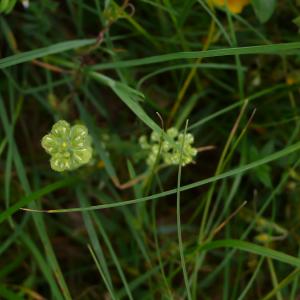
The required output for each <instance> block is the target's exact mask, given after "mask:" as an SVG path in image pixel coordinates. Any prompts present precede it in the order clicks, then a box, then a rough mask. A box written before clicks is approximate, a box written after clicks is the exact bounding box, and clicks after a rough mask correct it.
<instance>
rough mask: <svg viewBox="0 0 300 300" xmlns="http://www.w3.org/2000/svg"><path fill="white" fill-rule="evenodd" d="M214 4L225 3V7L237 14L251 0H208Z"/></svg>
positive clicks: (221, 4)
mask: <svg viewBox="0 0 300 300" xmlns="http://www.w3.org/2000/svg"><path fill="white" fill-rule="evenodd" d="M209 1H211V3H212V4H213V5H215V6H225V5H226V3H227V7H228V9H229V11H230V12H232V13H234V14H239V13H241V12H242V10H243V9H244V7H245V6H246V5H248V4H249V3H250V1H251V0H227V1H226V0H209Z"/></svg>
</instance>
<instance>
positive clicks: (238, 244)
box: [196, 240, 300, 268]
mask: <svg viewBox="0 0 300 300" xmlns="http://www.w3.org/2000/svg"><path fill="white" fill-rule="evenodd" d="M218 248H234V249H238V250H242V251H246V252H249V253H254V254H257V255H260V256H263V257H269V258H272V259H275V260H277V261H280V262H283V263H286V264H289V265H292V266H294V267H297V268H299V267H300V259H299V258H297V257H294V256H291V255H288V254H285V253H283V252H280V251H276V250H273V249H270V248H266V247H263V246H259V245H256V244H254V243H249V242H245V241H239V240H219V241H213V242H209V243H206V244H204V245H202V246H200V247H199V248H198V249H197V250H196V251H208V250H213V249H218Z"/></svg>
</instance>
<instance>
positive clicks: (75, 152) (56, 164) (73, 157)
mask: <svg viewBox="0 0 300 300" xmlns="http://www.w3.org/2000/svg"><path fill="white" fill-rule="evenodd" d="M91 142H92V139H91V137H90V135H89V134H88V130H87V128H86V127H85V126H84V125H74V126H72V127H71V126H70V124H69V123H68V122H66V121H64V120H60V121H58V122H56V123H55V124H54V125H53V126H52V129H51V132H50V133H49V134H47V135H45V136H44V137H43V139H42V147H43V148H44V149H45V150H46V152H47V153H48V154H50V155H51V159H50V165H51V168H52V169H53V170H54V171H57V172H63V171H71V170H75V169H77V168H79V167H80V166H82V165H84V164H87V163H88V162H89V161H90V159H91V157H92V153H93V150H92V147H91Z"/></svg>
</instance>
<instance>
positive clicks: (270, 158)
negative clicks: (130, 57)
mask: <svg viewBox="0 0 300 300" xmlns="http://www.w3.org/2000/svg"><path fill="white" fill-rule="evenodd" d="M299 150H300V142H298V143H295V144H293V145H291V146H288V147H286V148H285V149H283V150H280V151H278V152H276V153H273V154H271V155H268V156H266V157H264V158H262V159H259V160H257V161H254V162H251V163H249V164H246V165H244V166H241V167H239V168H236V169H232V170H230V171H228V172H225V173H222V174H220V175H217V176H213V177H209V178H207V179H204V180H200V181H197V182H194V183H191V184H187V185H184V186H181V187H180V189H179V190H180V192H183V191H187V190H190V189H194V188H198V187H200V186H203V185H206V184H209V183H212V182H215V181H218V180H221V179H225V178H228V177H232V176H235V175H237V174H241V173H244V172H247V171H249V170H252V169H255V168H257V167H259V166H262V165H264V164H267V163H270V162H272V161H274V160H277V159H279V158H282V157H285V156H287V155H289V154H291V153H293V152H295V151H299ZM176 192H177V189H176V188H175V189H171V190H168V191H165V192H162V193H158V194H153V195H151V196H146V197H142V198H138V199H133V200H128V201H121V202H116V203H109V204H100V205H95V206H90V207H84V208H80V207H77V208H70V209H57V210H48V211H46V212H48V213H66V212H78V211H88V210H97V209H106V208H113V207H120V206H125V205H130V204H135V203H141V202H144V201H150V200H154V199H159V198H162V197H166V196H169V195H173V194H175V193H176Z"/></svg>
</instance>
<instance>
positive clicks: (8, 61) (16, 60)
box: [0, 39, 96, 70]
mask: <svg viewBox="0 0 300 300" xmlns="http://www.w3.org/2000/svg"><path fill="white" fill-rule="evenodd" d="M95 42H96V40H95V39H84V40H74V41H68V42H62V43H57V44H54V45H51V46H48V47H44V48H39V49H35V50H31V51H27V52H23V53H18V54H15V55H12V56H8V57H4V58H2V59H0V70H1V69H5V68H7V67H11V66H15V65H18V64H21V63H24V62H27V61H31V60H34V59H37V58H41V57H44V56H47V55H51V54H57V53H61V52H65V51H69V50H72V49H76V48H80V47H84V46H88V45H92V44H94V43H95Z"/></svg>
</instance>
